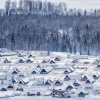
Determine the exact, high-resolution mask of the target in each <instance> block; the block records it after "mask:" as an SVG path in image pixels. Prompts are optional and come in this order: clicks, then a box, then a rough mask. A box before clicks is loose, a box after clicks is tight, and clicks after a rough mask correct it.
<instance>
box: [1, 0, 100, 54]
mask: <svg viewBox="0 0 100 100" xmlns="http://www.w3.org/2000/svg"><path fill="white" fill-rule="evenodd" d="M18 4H19V5H18V6H17V3H16V2H15V1H13V2H11V1H10V0H7V1H6V3H5V9H1V10H0V48H8V49H10V50H45V51H48V52H50V51H60V52H70V53H77V52H79V53H80V54H88V55H99V54H100V53H99V50H100V13H99V12H100V11H99V10H91V11H86V10H85V11H82V10H81V9H78V10H75V9H67V5H66V4H65V3H51V2H43V1H34V0H20V1H19V3H18Z"/></svg>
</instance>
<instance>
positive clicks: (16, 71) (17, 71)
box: [12, 69, 20, 74]
mask: <svg viewBox="0 0 100 100" xmlns="http://www.w3.org/2000/svg"><path fill="white" fill-rule="evenodd" d="M19 72H20V71H19V70H18V69H15V70H13V71H12V74H18V73H19Z"/></svg>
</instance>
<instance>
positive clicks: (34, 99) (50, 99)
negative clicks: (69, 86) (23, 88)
mask: <svg viewBox="0 0 100 100" xmlns="http://www.w3.org/2000/svg"><path fill="white" fill-rule="evenodd" d="M0 100H100V96H96V97H95V96H91V97H87V98H77V97H76V98H67V99H66V98H53V97H48V96H47V97H12V98H0Z"/></svg>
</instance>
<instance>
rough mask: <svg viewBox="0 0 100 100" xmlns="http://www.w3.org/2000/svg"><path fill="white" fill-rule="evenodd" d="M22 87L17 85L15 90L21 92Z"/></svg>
mask: <svg viewBox="0 0 100 100" xmlns="http://www.w3.org/2000/svg"><path fill="white" fill-rule="evenodd" d="M23 90H24V89H23V88H22V87H17V89H16V91H21V92H23Z"/></svg>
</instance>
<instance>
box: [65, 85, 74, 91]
mask: <svg viewBox="0 0 100 100" xmlns="http://www.w3.org/2000/svg"><path fill="white" fill-rule="evenodd" d="M73 88H74V85H73V84H69V85H68V86H67V87H66V90H72V89H73Z"/></svg>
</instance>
